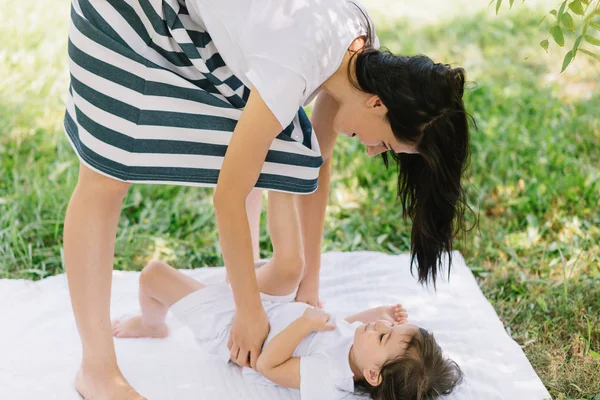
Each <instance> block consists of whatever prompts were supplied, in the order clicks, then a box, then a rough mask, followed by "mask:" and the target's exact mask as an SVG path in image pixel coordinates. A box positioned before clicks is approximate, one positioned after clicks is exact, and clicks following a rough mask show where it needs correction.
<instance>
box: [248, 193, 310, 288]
mask: <svg viewBox="0 0 600 400" xmlns="http://www.w3.org/2000/svg"><path fill="white" fill-rule="evenodd" d="M267 226H268V229H269V236H270V237H271V243H272V244H273V257H272V258H271V259H270V260H269V261H268V262H267V263H266V264H265V265H263V266H262V267H260V268H259V269H257V270H256V280H257V282H258V289H259V290H260V291H261V292H263V293H267V294H270V295H274V296H285V295H288V294H290V293H292V292H293V291H294V290H296V288H297V287H298V284H299V283H300V280H301V279H302V274H303V271H304V251H303V248H302V236H301V230H300V220H299V218H298V212H297V208H296V195H294V194H292V193H284V192H275V191H269V204H268V209H267Z"/></svg>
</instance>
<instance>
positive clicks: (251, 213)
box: [246, 189, 263, 262]
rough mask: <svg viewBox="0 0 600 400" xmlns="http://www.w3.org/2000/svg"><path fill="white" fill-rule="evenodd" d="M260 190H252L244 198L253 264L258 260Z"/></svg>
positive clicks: (260, 208)
mask: <svg viewBox="0 0 600 400" xmlns="http://www.w3.org/2000/svg"><path fill="white" fill-rule="evenodd" d="M262 192H263V191H262V189H253V190H252V191H251V192H250V193H249V194H248V197H247V198H246V213H247V214H248V223H249V224H250V235H251V236H252V249H253V253H254V262H258V260H260V243H259V240H260V214H261V213H262V199H263V198H262Z"/></svg>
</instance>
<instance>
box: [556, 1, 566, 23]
mask: <svg viewBox="0 0 600 400" xmlns="http://www.w3.org/2000/svg"><path fill="white" fill-rule="evenodd" d="M566 6H567V0H565V1H563V3H562V4H561V5H560V8H559V9H558V15H557V18H558V19H560V16H561V15H562V14H563V12H564V11H565V7H566Z"/></svg>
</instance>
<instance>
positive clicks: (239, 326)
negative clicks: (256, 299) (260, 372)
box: [227, 307, 271, 370]
mask: <svg viewBox="0 0 600 400" xmlns="http://www.w3.org/2000/svg"><path fill="white" fill-rule="evenodd" d="M270 329H271V327H270V325H269V318H268V317H267V313H266V312H265V310H264V308H262V307H260V308H258V309H256V310H252V311H247V310H246V311H243V312H242V311H240V310H238V311H237V312H236V313H235V315H234V316H233V323H232V325H231V330H230V331H229V341H228V343H227V347H228V348H229V351H230V358H231V361H233V362H235V363H236V364H237V365H239V366H240V367H251V368H252V369H254V370H256V360H257V359H258V356H259V355H260V353H261V351H262V346H263V344H264V342H265V340H266V338H267V336H268V334H269V330H270Z"/></svg>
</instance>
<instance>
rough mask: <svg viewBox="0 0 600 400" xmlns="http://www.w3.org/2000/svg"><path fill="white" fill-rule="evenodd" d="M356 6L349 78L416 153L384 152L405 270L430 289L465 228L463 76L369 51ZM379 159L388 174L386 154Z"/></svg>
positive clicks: (422, 60) (369, 37)
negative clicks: (394, 187) (393, 169)
mask: <svg viewBox="0 0 600 400" xmlns="http://www.w3.org/2000/svg"><path fill="white" fill-rule="evenodd" d="M354 4H355V3H354ZM355 5H356V4H355ZM357 7H358V6H357ZM358 8H359V10H360V11H361V13H362V14H363V16H364V20H365V21H366V25H367V29H366V35H365V45H364V47H363V49H362V50H361V51H360V52H358V53H354V54H353V55H352V58H354V57H356V62H355V66H356V68H355V69H356V82H354V81H353V79H352V78H353V75H352V74H351V66H352V58H351V60H350V63H349V65H348V76H349V77H350V82H351V84H352V85H353V86H354V87H355V88H356V89H358V90H360V91H362V92H365V93H370V94H375V95H377V96H379V98H380V99H381V101H382V102H383V104H384V105H385V106H386V107H387V109H388V113H387V115H386V117H387V120H388V121H389V123H390V126H391V129H392V131H393V133H394V136H395V137H396V138H397V139H398V140H399V141H400V142H402V143H409V144H414V145H415V146H416V148H417V150H418V154H405V153H400V154H397V153H395V152H390V153H391V156H392V158H393V159H394V160H396V162H397V163H398V167H399V173H398V198H399V199H400V201H401V203H402V206H403V213H402V216H403V218H404V220H406V219H407V218H410V219H411V220H412V233H411V249H410V251H411V271H412V267H413V264H414V261H415V259H416V261H417V268H418V279H419V282H421V283H428V282H429V280H430V279H431V281H432V282H433V284H434V286H435V281H436V276H437V273H438V270H440V269H441V267H442V260H441V257H442V254H443V253H444V252H447V253H448V274H450V266H451V264H452V255H451V251H452V242H453V239H454V238H455V237H456V236H457V235H458V233H459V232H460V231H461V230H462V231H467V230H468V229H466V228H465V211H466V209H470V208H469V206H468V204H467V202H466V198H465V191H464V189H463V187H462V185H461V177H462V175H463V173H464V171H465V169H466V168H467V165H468V163H469V124H468V120H467V117H470V118H471V120H472V121H473V123H474V124H475V121H474V120H473V118H472V117H471V116H470V115H469V114H468V113H467V112H466V111H465V106H464V104H463V100H462V97H463V92H464V85H465V71H464V69H462V68H454V69H453V68H451V67H450V66H449V65H448V64H439V63H437V64H436V63H434V62H433V61H432V60H431V59H430V58H429V57H426V56H424V55H416V56H412V57H408V56H396V55H394V54H392V53H391V52H390V51H389V50H388V49H385V48H381V49H375V48H373V32H372V28H371V23H370V22H369V18H368V17H367V16H366V15H365V13H364V12H363V11H362V9H361V8H360V7H358ZM475 127H476V124H475ZM382 158H383V162H384V164H385V166H386V168H387V167H388V154H387V152H384V153H382Z"/></svg>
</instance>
